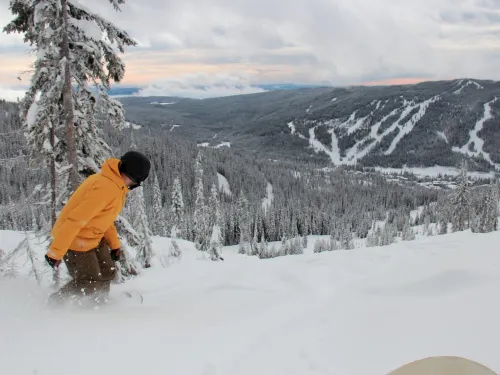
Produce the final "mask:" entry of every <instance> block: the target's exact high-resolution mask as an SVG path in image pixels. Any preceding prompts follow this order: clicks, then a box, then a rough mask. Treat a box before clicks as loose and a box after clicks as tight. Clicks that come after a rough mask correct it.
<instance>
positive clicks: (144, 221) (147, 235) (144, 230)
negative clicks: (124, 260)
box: [134, 186, 154, 268]
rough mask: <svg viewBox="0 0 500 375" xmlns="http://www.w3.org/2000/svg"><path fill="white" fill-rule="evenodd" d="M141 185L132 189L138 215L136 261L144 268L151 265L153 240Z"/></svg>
mask: <svg viewBox="0 0 500 375" xmlns="http://www.w3.org/2000/svg"><path fill="white" fill-rule="evenodd" d="M143 189H144V188H143V187H142V186H140V187H138V188H137V189H135V190H134V192H135V195H136V201H135V202H137V205H136V212H137V217H138V220H139V222H138V225H137V233H138V234H139V237H140V240H139V245H138V249H137V261H138V262H139V263H140V264H141V265H142V267H144V268H149V267H151V259H152V258H153V255H154V253H153V246H152V243H153V241H152V240H151V235H152V233H151V231H150V229H149V223H148V215H147V213H146V201H145V199H144V191H143Z"/></svg>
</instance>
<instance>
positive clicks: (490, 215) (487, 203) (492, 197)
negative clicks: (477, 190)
mask: <svg viewBox="0 0 500 375" xmlns="http://www.w3.org/2000/svg"><path fill="white" fill-rule="evenodd" d="M478 229H479V232H482V233H486V232H493V231H496V230H498V186H497V185H496V184H491V186H490V187H489V189H488V191H487V192H486V194H485V197H484V199H483V201H482V205H481V211H480V213H479V228H478Z"/></svg>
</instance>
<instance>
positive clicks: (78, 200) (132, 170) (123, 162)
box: [45, 151, 151, 304]
mask: <svg viewBox="0 0 500 375" xmlns="http://www.w3.org/2000/svg"><path fill="white" fill-rule="evenodd" d="M150 168H151V163H150V161H149V160H148V158H147V157H146V156H145V155H143V154H142V153H140V152H137V151H129V152H126V153H125V154H124V155H123V156H122V157H121V159H116V158H110V159H107V160H106V161H105V162H104V164H103V166H102V169H101V172H100V173H96V174H93V175H91V176H89V177H88V178H87V179H86V180H85V181H84V182H83V183H82V184H81V185H80V186H79V187H78V189H77V190H76V191H75V192H74V193H73V194H72V195H71V197H70V199H69V200H68V202H67V203H66V205H65V206H64V208H63V209H62V211H61V213H60V214H59V217H58V218H57V221H56V222H55V224H54V227H53V228H52V232H51V237H52V242H51V244H50V245H49V249H48V251H47V253H46V255H45V259H46V260H47V262H48V263H49V265H50V266H51V267H52V268H54V269H57V268H58V267H59V265H60V264H61V261H62V260H64V263H65V264H66V267H67V269H68V272H69V274H70V275H71V277H72V278H73V280H71V281H70V282H69V283H67V284H66V285H64V286H63V287H62V288H61V289H60V290H59V291H58V292H56V293H53V294H52V295H51V296H50V299H49V301H50V303H53V304H57V303H60V302H62V301H63V300H65V299H66V298H67V297H70V296H77V297H82V296H92V297H95V298H94V300H95V302H96V303H97V304H100V303H105V302H106V301H107V295H108V292H109V288H110V284H111V281H112V280H113V279H114V277H115V274H116V270H115V265H114V262H116V261H119V260H120V240H119V238H118V232H117V231H116V227H115V225H114V221H115V220H116V218H117V217H118V215H119V213H120V212H121V210H122V209H123V206H124V205H125V200H126V196H127V193H128V192H129V191H130V190H132V189H135V188H137V187H138V186H140V185H141V183H142V182H143V181H144V180H146V178H147V177H148V175H149V172H150ZM110 249H111V250H110Z"/></svg>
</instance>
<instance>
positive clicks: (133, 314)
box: [0, 231, 500, 375]
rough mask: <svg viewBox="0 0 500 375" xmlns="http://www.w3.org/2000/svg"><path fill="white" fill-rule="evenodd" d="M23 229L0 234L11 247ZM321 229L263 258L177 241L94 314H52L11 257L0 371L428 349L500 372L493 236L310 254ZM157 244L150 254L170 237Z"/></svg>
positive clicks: (297, 365) (4, 286)
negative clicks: (298, 250) (168, 259)
mask: <svg viewBox="0 0 500 375" xmlns="http://www.w3.org/2000/svg"><path fill="white" fill-rule="evenodd" d="M23 238H24V235H23V234H22V233H20V232H14V231H0V243H1V244H2V248H3V250H4V251H6V253H7V254H8V253H9V251H12V250H13V248H14V247H15V246H16V245H17V244H18V243H19V242H20V241H21V240H22V239H23ZM319 238H320V237H317V236H309V238H308V247H307V248H306V251H305V253H304V254H303V255H294V256H285V257H279V258H274V259H265V260H264V259H258V258H257V257H249V256H246V255H241V254H238V249H237V247H225V248H224V249H223V254H222V255H223V256H224V258H225V261H224V262H212V261H209V260H206V259H205V258H204V257H202V256H201V255H200V254H201V252H199V251H197V250H196V249H195V247H194V244H192V243H190V242H187V241H183V240H177V241H178V243H179V246H180V248H181V250H182V258H181V260H180V262H178V263H175V264H173V265H171V266H169V267H167V268H163V267H162V266H161V265H160V264H154V265H153V267H152V268H150V269H147V270H144V271H143V272H142V273H141V274H140V275H139V276H138V277H136V278H135V279H133V280H131V281H128V282H126V283H124V284H113V285H112V289H111V301H110V303H109V304H108V305H107V306H105V307H103V308H101V309H99V310H82V309H77V308H72V309H69V308H68V309H62V310H49V309H48V308H47V307H46V306H45V301H46V298H47V295H48V294H49V293H50V292H51V291H52V290H51V288H50V282H49V281H50V271H49V269H48V268H47V269H46V271H45V274H44V275H43V282H42V286H41V287H40V286H38V285H37V284H36V282H35V280H34V278H33V277H28V276H27V272H26V273H25V271H27V270H26V268H23V267H26V262H25V261H24V260H23V259H17V261H18V262H19V264H18V265H19V267H20V271H21V274H22V275H21V276H18V277H16V278H12V279H9V278H4V279H1V281H0V295H1V302H0V332H1V333H2V334H1V336H2V340H0V370H1V371H0V372H1V373H2V374H8V375H27V374H30V375H31V374H36V375H66V374H72V375H89V374H92V375H100V374H120V375H136V374H141V373H142V374H148V375H154V374H158V375H160V374H162V375H163V374H182V375H236V374H238V375H254V374H259V375H278V374H283V375H285V374H287V375H299V374H300V375H305V374H342V375H365V374H366V375H384V374H387V373H388V372H389V371H391V370H393V369H395V368H396V367H399V366H401V365H403V364H405V363H407V362H410V361H413V360H417V359H420V358H424V357H427V356H436V355H455V356H463V357H467V358H469V359H471V360H475V361H478V362H480V363H482V364H484V365H486V366H488V367H490V368H491V369H492V370H493V371H496V372H499V371H500V356H499V355H498V340H499V339H500V324H498V319H499V318H498V317H499V316H500V299H499V297H498V295H499V290H500V272H499V269H500V255H499V254H500V253H499V248H498V243H499V242H500V232H491V233H486V234H474V233H472V232H470V231H464V232H456V233H453V234H446V235H441V236H430V237H420V238H418V239H417V240H415V241H404V242H397V243H394V244H392V245H390V246H386V247H372V248H356V249H354V250H338V251H332V252H324V253H320V254H315V253H313V248H314V245H315V242H316V241H317V240H318V239H319ZM153 239H154V243H153V246H154V250H155V253H156V257H157V258H158V257H159V256H160V255H161V253H162V252H164V251H167V249H168V248H169V246H170V240H169V239H168V238H163V237H153ZM32 245H33V248H34V251H35V252H36V253H37V256H38V257H39V258H40V259H42V256H43V251H44V249H43V247H42V246H38V245H37V244H36V242H35V241H32ZM155 262H156V263H158V261H157V260H156V259H155ZM24 275H26V276H24ZM123 291H137V292H140V293H141V294H142V295H143V296H144V303H143V304H142V305H140V304H135V305H134V304H130V303H127V302H126V301H124V300H123V299H121V298H120V297H119V296H120V293H121V292H123Z"/></svg>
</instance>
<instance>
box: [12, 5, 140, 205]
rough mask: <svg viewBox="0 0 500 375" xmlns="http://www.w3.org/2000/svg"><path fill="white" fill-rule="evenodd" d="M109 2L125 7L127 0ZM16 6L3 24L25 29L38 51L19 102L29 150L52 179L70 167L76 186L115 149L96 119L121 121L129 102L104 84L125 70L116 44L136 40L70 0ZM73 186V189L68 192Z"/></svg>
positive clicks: (119, 124) (119, 123)
mask: <svg viewBox="0 0 500 375" xmlns="http://www.w3.org/2000/svg"><path fill="white" fill-rule="evenodd" d="M111 3H112V4H113V6H114V7H115V9H116V10H119V5H120V4H123V3H124V1H122V0H119V1H115V0H113V1H111ZM10 10H11V12H12V13H13V14H14V15H15V19H14V20H13V21H11V22H10V23H9V24H8V25H7V26H6V27H5V28H4V31H5V32H7V33H14V32H17V33H22V34H24V40H25V42H27V43H29V44H30V45H31V46H32V47H33V48H34V50H35V52H36V61H35V64H34V72H33V76H32V79H31V85H30V87H29V89H28V91H27V93H26V95H25V97H24V99H23V100H22V102H21V105H20V115H21V116H20V117H21V119H22V121H23V125H24V126H25V127H26V129H27V132H28V143H29V145H30V146H31V147H30V149H31V152H32V154H31V156H32V158H33V159H34V160H37V161H41V162H42V163H43V164H45V165H47V166H49V167H50V168H51V170H52V174H53V175H54V176H53V179H55V175H56V174H57V170H59V173H62V172H63V171H64V172H65V173H67V172H70V173H69V175H70V176H71V179H69V182H70V186H71V188H72V189H75V188H76V186H77V185H78V183H79V180H81V178H82V177H85V176H88V175H89V174H92V173H95V172H98V170H99V166H100V165H101V164H102V162H103V161H104V159H105V158H106V156H107V155H109V154H110V149H109V147H108V146H107V145H106V143H105V142H104V141H103V140H102V133H101V129H100V127H99V126H98V121H99V120H100V119H101V118H99V115H102V120H103V121H108V122H109V123H111V124H112V125H114V126H116V127H117V128H118V129H121V128H122V126H123V121H124V116H123V108H122V106H121V104H120V102H118V101H117V100H114V99H112V98H110V97H109V96H108V94H107V91H106V90H108V89H109V88H110V82H111V81H114V82H120V81H121V80H122V78H123V76H124V73H125V67H124V64H123V63H122V61H121V59H120V58H119V57H118V55H117V53H116V52H115V48H117V49H118V50H119V51H120V52H122V53H123V52H124V47H125V46H132V45H135V44H136V43H135V41H133V40H132V39H131V38H130V37H129V36H128V35H127V33H126V32H125V31H123V30H121V29H118V28H117V27H116V26H114V25H113V24H112V23H110V22H108V21H107V20H105V19H104V18H102V17H101V16H99V15H98V14H97V13H93V12H91V11H90V10H88V9H87V8H84V7H82V6H80V5H79V4H78V3H75V2H72V1H67V0H62V1H61V0H33V1H25V0H11V2H10ZM89 83H92V84H93V85H94V86H95V88H96V89H97V92H98V94H97V95H96V94H94V93H93V92H92V90H91V87H90V86H89ZM73 163H76V164H77V165H73V166H72V165H71V164H73ZM66 167H68V168H66ZM77 172H79V173H80V175H81V176H80V179H78V177H77V176H76V173H77ZM59 178H64V177H61V176H60V177H59ZM54 187H55V184H54V183H52V188H54ZM69 193H70V190H69V189H68V191H67V192H66V196H67V195H69Z"/></svg>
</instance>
